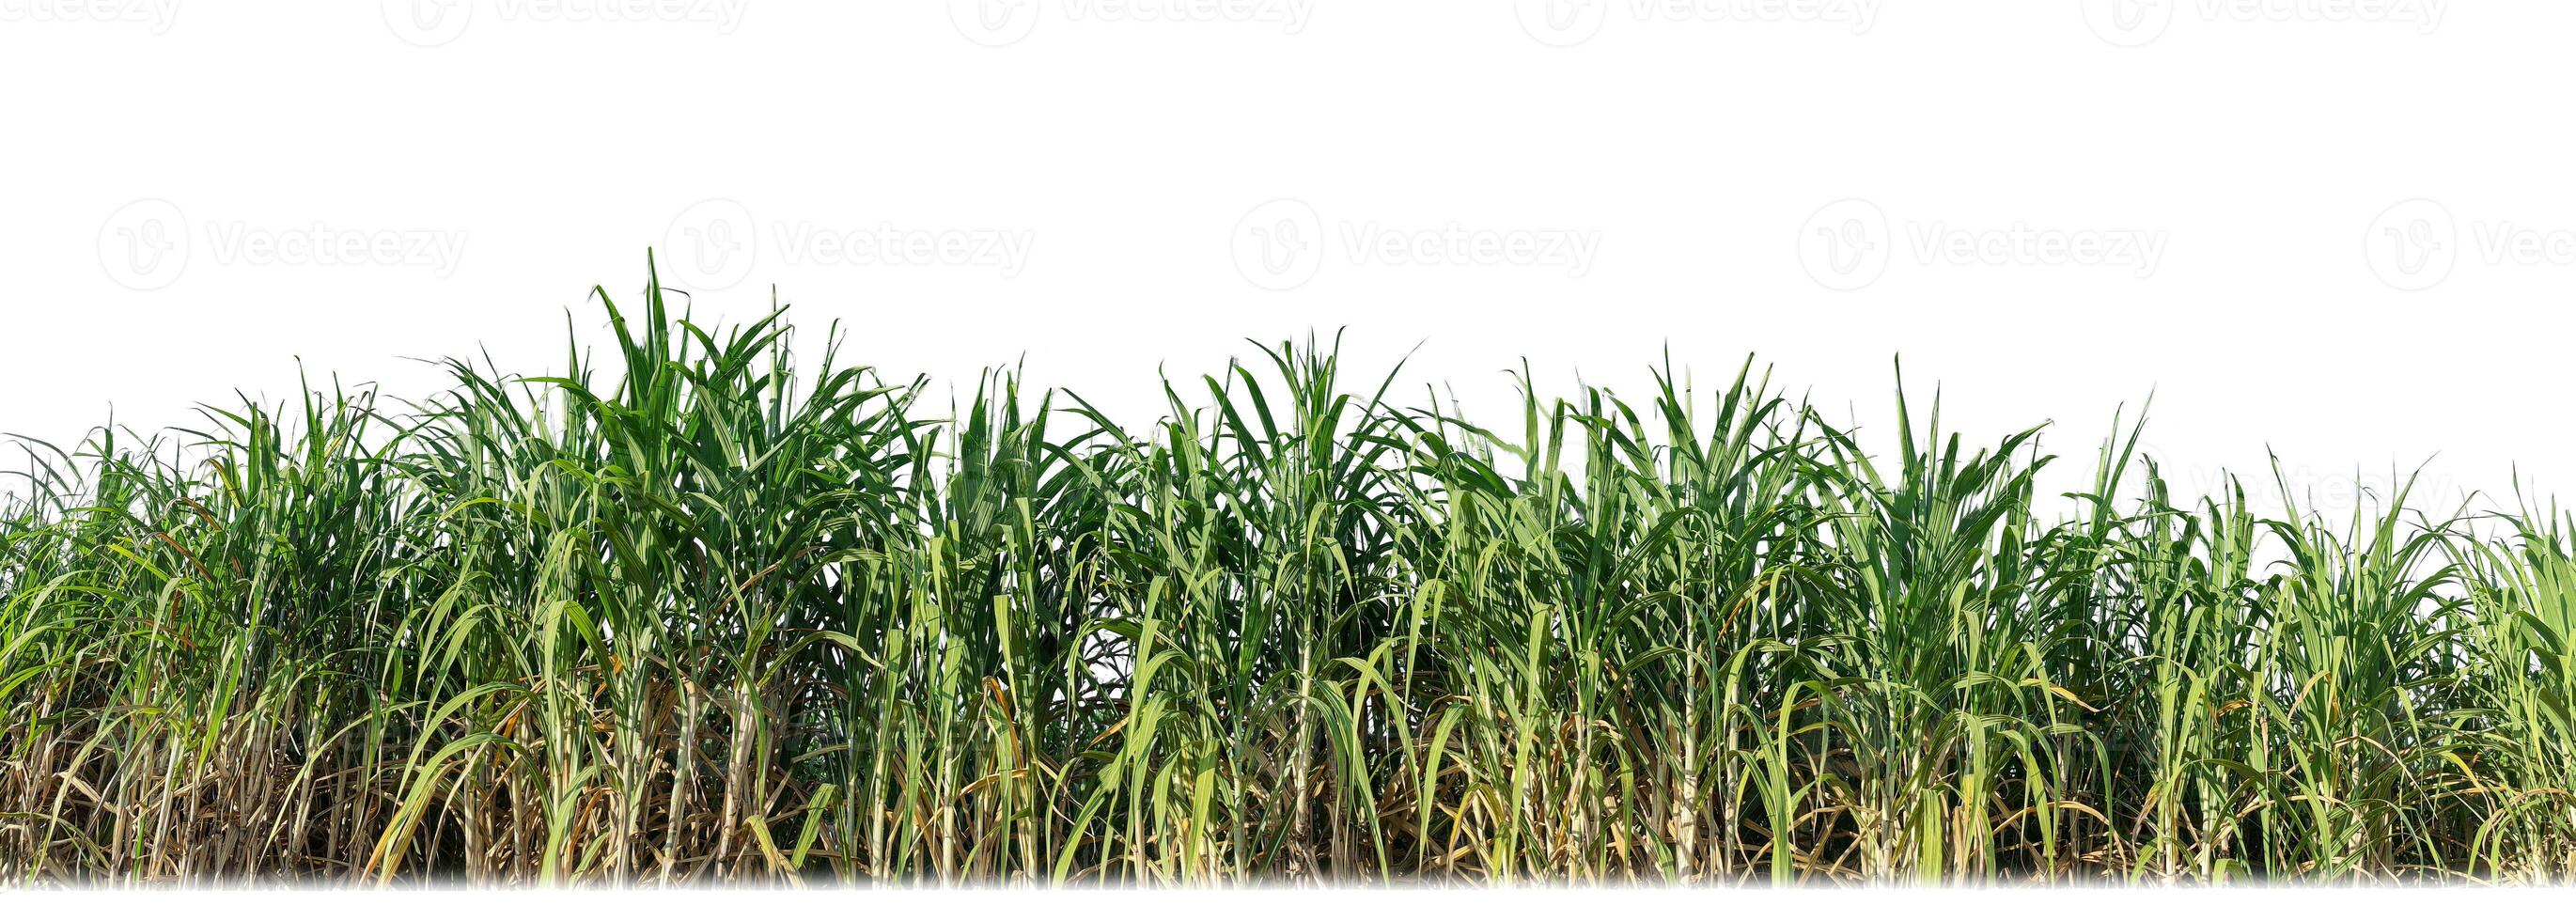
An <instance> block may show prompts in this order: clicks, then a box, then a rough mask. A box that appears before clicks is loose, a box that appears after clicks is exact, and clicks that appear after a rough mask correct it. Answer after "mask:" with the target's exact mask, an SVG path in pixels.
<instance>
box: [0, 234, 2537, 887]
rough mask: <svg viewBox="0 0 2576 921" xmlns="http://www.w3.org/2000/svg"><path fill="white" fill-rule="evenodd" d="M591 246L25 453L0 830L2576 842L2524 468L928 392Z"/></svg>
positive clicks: (1180, 396)
mask: <svg viewBox="0 0 2576 921" xmlns="http://www.w3.org/2000/svg"><path fill="white" fill-rule="evenodd" d="M598 299H599V300H600V301H601V302H602V304H603V305H605V306H606V307H607V312H608V317H609V321H610V327H611V329H612V330H613V332H614V341H613V353H611V354H610V355H609V360H608V361H606V362H603V363H600V364H597V365H594V364H593V363H592V362H590V361H589V360H587V358H586V357H585V355H584V353H583V352H581V351H579V350H578V348H576V349H575V350H574V351H572V352H571V353H569V355H568V357H567V359H566V366H565V368H564V370H563V372H562V373H561V374H560V375H556V376H546V377H523V376H515V375H511V374H508V373H504V372H502V371H500V370H498V369H496V368H493V367H490V366H489V365H488V363H486V364H476V363H471V362H466V361H454V362H450V363H449V365H448V370H449V371H450V372H451V373H452V375H453V377H454V386H453V388H452V389H449V390H447V391H446V392H445V393H442V394H439V395H437V396H436V397H434V398H432V399H430V400H428V401H426V402H423V403H419V404H416V405H415V404H402V403H398V402H397V401H393V400H391V399H390V398H385V397H379V396H378V395H376V394H374V393H372V392H365V391H360V392H347V391H343V390H339V389H336V388H333V389H316V390H313V391H312V392H309V393H306V394H305V395H304V396H302V397H301V398H300V399H299V400H297V401H296V402H293V403H291V404H288V405H284V406H277V407H272V406H265V405H262V404H259V403H257V402H244V403H240V404H238V405H230V406H226V407H217V408H208V409H207V410H206V420H207V424H206V425H204V426H202V427H200V428H199V429H197V430H194V431H174V432H170V433H167V434H165V435H162V436H160V438H159V439H158V440H144V441H137V440H136V437H135V436H133V435H132V434H130V433H122V432H116V431H108V430H102V431H100V432H98V433H96V434H95V435H94V436H93V437H92V438H91V439H90V440H88V441H87V442H86V443H84V444H83V445H81V446H80V447H79V448H77V449H74V450H57V449H54V448H52V447H49V446H45V445H41V444H37V443H32V442H30V443H28V451H29V455H28V459H27V461H26V462H25V463H24V465H23V472H24V474H25V476H24V478H23V479H22V480H21V481H19V482H17V483H15V484H14V485H13V486H12V488H11V490H10V491H11V494H12V495H14V496H15V497H16V498H14V499H12V500H10V502H11V504H9V505H7V506H6V507H5V508H0V708H5V714H0V746H5V751H0V874H5V875H6V878H8V879H11V880H15V881H18V882H20V883H48V882H82V883H123V882H142V881H180V882H208V881H218V880H236V879H286V880H297V881H305V882H338V883H353V884H354V883H374V882H380V881H400V880H410V879H418V878H442V879H456V880H462V881H468V882H473V883H487V882H510V883H563V882H576V881H578V882H613V883H642V884H656V883H693V884H704V883H735V882H741V883H761V884H792V885H803V884H813V883H830V882H838V883H869V882H891V881H901V882H942V883H960V882H979V883H983V882H1000V883H1036V884H1060V883H1100V882H1109V883H1120V884H1241V883H1268V882H1280V881H1292V882H1336V883H1378V882H1411V881H1435V882H1452V881H1454V882H1477V883H1482V882H1528V881H1546V882H1577V883H1662V882H1730V883H1731V882H1752V883H1774V884H1785V883H1813V882H1825V881H1850V880H1905V881H1984V880H1997V879H2015V880H2021V879H2036V880H2043V881H2066V882H2075V881H2103V880H2123V881H2149V880H2152V881H2165V880H2193V881H2232V880H2251V879H2301V880H2396V879H2436V880H2439V879H2477V880H2542V879H2560V878H2564V877H2566V876H2567V875H2569V874H2570V873H2571V872H2576V793H2570V792H2569V791H2571V790H2576V721H2572V720H2571V717H2570V715H2569V709H2568V703H2569V700H2570V697H2571V696H2576V643H2571V633H2576V520H2571V519H2569V518H2567V517H2565V516H2562V515H2560V514H2559V513H2557V512H2556V511H2554V510H2551V511H2531V510H2513V511H2509V512H2505V513H2499V514H2492V515H2490V514H2484V513H2480V514H2475V515H2472V514H2467V513H2454V514H2449V515H2437V514H2426V513H2421V512H2417V511H2411V510H2410V506H2409V505H2408V503H2407V502H2406V501H2405V497H2404V496H2403V495H2402V494H2401V495H2399V496H2396V497H2391V501H2389V502H2386V503H2384V507H2382V508H2380V509H2378V510H2374V511H2367V512H2365V513H2362V514H2359V515H2356V516H2355V517H2353V518H2352V519H2350V520H2348V521H2342V522H2329V521H2327V520H2324V519H2323V518H2321V517H2319V516H2317V515H2315V514H2313V513H2306V512H2300V511H2297V510H2296V508H2295V506H2293V511H2291V512H2290V513H2289V514H2286V515H2279V516H2273V517H2265V516H2261V515H2258V514H2257V513H2256V512H2255V511H2253V509H2254V508H2255V507H2256V506H2255V504H2254V503H2253V502H2251V501H2249V499H2248V498H2247V491H2246V488H2245V487H2244V486H2242V485H2241V484H2234V483H2233V482H2232V481H2231V487H2230V488H2229V489H2228V490H2226V491H2225V492H2224V493H2223V494H2222V495H2219V496H2216V497H2212V498H2207V499H2202V498H2199V497H2189V498H2178V497H2176V496H2174V495H2172V493H2171V491H2170V490H2169V489H2168V487H2167V485H2166V481H2165V480H2164V479H2163V478H2162V477H2161V476H2160V475H2159V472H2158V469H2157V467H2156V465H2155V463H2154V462H2153V461H2152V460H2150V459H2147V458H2144V457H2142V456H2138V455H2137V454H2136V453H2135V445H2136V443H2137V430H2136V429H2135V428H2133V427H2126V428H2122V429H2121V430H2120V435H2119V437H2116V438H2114V439H2112V440H2111V441H2110V442H2109V443H2107V444H2105V445H2104V446H2103V447H2102V449H2101V450H2100V451H2099V452H2098V453H2096V454H2094V456H2092V457H2091V458H2090V459H2089V460H2090V462H2091V464H2092V466H2093V471H2094V472H2093V474H2092V478H2091V481H2090V489H2089V491H2087V492H2085V493H2083V494H2080V495H2077V496H2075V497H2073V498H2074V501H2073V502H2072V503H2071V504H2070V503H2066V502H2064V501H2062V500H2059V499H2057V498H2055V497H2043V496H2040V495H2037V494H2036V493H2037V489H2036V487H2035V486H2034V476H2035V474H2036V473H2037V472H2038V471H2039V470H2040V469H2041V468H2042V467H2043V466H2044V465H2047V464H2051V463H2060V462H2061V461H2058V460H2056V459H2053V458H2051V457H2049V456H2047V455H2044V454H2042V453H2041V452H2040V449H2039V448H2038V447H2037V444H2038V443H2037V440H2036V435H2037V430H2032V431H2026V432H2020V433H2017V434H2013V435H2011V436H2009V437H2006V438H2003V439H2002V440H2000V441H1998V442H1995V443H1993V444H1990V445H1983V446H1977V445H1971V444H1968V443H1966V442H1965V441H1964V440H1963V439H1962V438H1961V437H1960V436H1959V435H1957V434H1954V433H1950V432H1946V431H1944V430H1943V429H1942V428H1941V426H1940V422H1939V411H1938V409H1937V408H1929V409H1928V411H1927V408H1926V407H1922V406H1919V405H1914V404H1909V403H1907V402H1906V401H1905V399H1904V396H1903V395H1902V394H1900V395H1899V397H1898V400H1897V403H1896V408H1897V414H1898V420H1899V423H1898V425H1897V426H1896V431H1895V432H1894V433H1893V435H1894V437H1893V438H1892V439H1888V438H1878V437H1876V436H1873V439H1874V440H1875V441H1880V442H1884V441H1890V440H1892V442H1893V444H1892V445H1891V444H1875V445H1865V444H1863V443H1862V442H1861V440H1860V438H1859V436H1858V433H1857V432H1855V431H1853V430H1850V429H1849V428H1848V427H1842V426H1836V425H1833V424H1830V423H1828V422H1827V421H1826V420H1825V417H1824V416H1823V415H1822V414H1820V413H1818V412H1814V411H1811V410H1810V409H1809V408H1808V407H1806V406H1804V405H1800V404H1799V403H1798V402H1796V401H1794V400H1791V399H1789V398H1787V397H1786V396H1784V394H1783V393H1782V391H1780V390H1779V389H1778V388H1776V387H1774V386H1773V385H1772V384H1771V383H1770V382H1769V381H1768V380H1767V379H1766V378H1765V377H1763V376H1761V375H1759V374H1757V373H1756V372H1755V371H1754V368H1753V366H1752V365H1751V364H1750V363H1748V364H1747V365H1746V366H1745V367H1744V369H1743V371H1742V372H1741V373H1738V374H1736V375H1735V376H1734V377H1733V379H1732V380H1731V382H1729V383H1727V384H1726V385H1725V386H1723V387H1719V388H1716V389H1715V390H1714V391H1713V392H1709V393H1701V392H1696V391H1694V390H1693V389H1692V388H1691V387H1690V386H1688V385H1687V384H1686V383H1685V382H1684V381H1682V380H1680V379H1679V378H1678V377H1677V376H1676V375H1675V374H1673V373H1671V372H1664V373H1661V374H1659V375H1658V376H1657V377H1656V379H1655V380H1656V383H1657V386H1655V387H1654V388H1653V389H1652V390H1651V391H1650V392H1648V393H1647V394H1645V399H1643V400H1642V401H1639V402H1633V403H1632V402H1629V401H1627V400H1625V399H1622V398H1621V397H1619V396H1616V395H1614V394H1612V393H1610V392H1608V391H1606V390H1603V389H1599V388H1592V387H1583V388H1577V389H1575V390H1573V391H1572V392H1570V393H1566V394H1562V395H1555V396H1551V395H1547V394H1544V393H1542V392H1541V391H1540V390H1539V388H1538V387H1537V386H1536V385H1535V384H1533V383H1532V382H1530V381H1529V379H1528V378H1527V376H1526V375H1524V376H1523V377H1522V378H1521V382H1522V384H1523V385H1524V388H1523V389H1524V394H1525V395H1524V399H1523V400H1522V402H1521V404H1520V405H1519V407H1517V408H1518V413H1517V414H1505V415H1497V416H1493V417H1491V418H1507V419H1513V420H1514V421H1513V423H1512V424H1509V425H1502V426H1488V427H1480V426H1479V425H1477V424H1474V423H1472V422H1471V421H1470V419H1469V418H1468V415H1467V414H1465V413H1462V412H1460V411H1458V410H1457V409H1455V408H1454V407H1453V408H1448V409H1443V408H1440V404H1441V402H1442V401H1440V400H1438V399H1436V398H1435V397H1434V396H1433V395H1431V394H1428V393H1426V394H1421V395H1415V394H1412V393H1410V392H1409V391H1404V392H1399V391H1398V390H1396V389H1395V388H1394V387H1393V385H1392V384H1391V381H1392V380H1393V378H1392V377H1376V376H1371V377H1354V376H1352V375H1351V373H1350V372H1349V371H1348V370H1347V369H1346V368H1345V367H1343V365H1342V364H1341V362H1340V360H1339V356H1338V353H1337V350H1336V349H1335V348H1333V347H1331V346H1329V345H1320V344H1307V345H1303V346H1298V345H1289V344H1282V345H1278V346H1273V347H1269V348H1263V349H1261V350H1260V352H1259V355H1258V356H1257V357H1256V358H1255V359H1254V360H1251V361H1247V362H1243V363H1239V364H1233V365H1229V366H1227V367H1225V368H1224V369H1223V370H1222V371H1221V372H1219V373H1216V374H1212V375H1208V376H1206V377H1203V378H1199V379H1195V380H1188V379H1173V380H1168V381H1166V383H1165V387H1164V393H1165V395H1166V397H1167V399H1168V401H1169V408H1168V410H1167V411H1166V412H1165V413H1164V414H1163V415H1162V417H1161V418H1160V419H1158V420H1155V421H1153V422H1152V423H1151V424H1150V425H1145V426H1142V427H1135V426H1132V425H1130V424H1128V423H1127V422H1123V421H1121V420H1113V419H1111V418H1109V416H1108V415H1107V414H1106V413H1104V412H1102V411H1100V410H1098V409H1097V408H1095V407H1094V406H1093V405H1091V404H1089V403H1086V402H1085V401H1083V400H1082V399H1081V398H1080V397H1079V396H1077V395H1074V394H1070V393H1063V392H1040V391H1034V390H1030V389H1026V388H1024V387H1023V385H1022V383H1021V382H1020V380H1019V379H1018V378H1017V376H1016V375H1014V374H994V375H990V376H988V377H986V378H984V379H983V380H981V381H978V382H975V385H974V386H973V388H972V396H971V397H970V398H965V399H962V400H958V401H956V402H955V405H949V406H940V405H936V404H937V403H938V402H939V400H938V399H936V398H934V397H933V396H932V390H931V387H930V385H929V383H928V382H926V381H922V380H908V381H888V380H885V379H882V378H881V377H880V376H879V375H878V374H877V373H876V372H874V371H873V370H871V369H869V368H867V367H864V366H855V365H850V364H848V363H846V362H843V361H841V360H839V356H838V355H833V354H826V355H824V356H823V357H821V359H820V360H819V361H812V360H807V359H800V358H798V357H796V356H795V355H794V354H793V352H792V349H791V337H790V334H789V327H788V325H787V324H786V322H785V320H784V319H783V317H782V316H780V315H777V314H772V315H770V316H767V317H764V318H762V319H760V320H758V321H755V322H751V323H748V324H743V325H740V326H738V327H733V328H726V329H720V330H719V329H706V328H701V327H700V326H697V325H694V324H692V323H690V322H689V321H688V320H686V319H685V318H681V317H675V316H674V315H673V314H672V312H671V308H670V307H669V306H668V305H667V304H666V303H665V297H664V292H663V290H662V289H661V288H660V287H659V285H658V283H656V284H654V285H652V286H649V287H648V289H647V290H646V292H645V294H644V296H643V300H642V303H641V305H640V306H641V309H640V311H632V312H630V311H626V310H621V309H620V308H619V307H618V306H617V305H616V304H615V303H613V302H612V300H611V299H610V298H609V297H608V295H607V294H606V293H605V292H601V293H600V294H599V295H598ZM825 351H826V352H827V353H828V352H829V351H830V349H828V348H827V349H826V350H825ZM809 357H810V356H809ZM2076 462H2079V463H2080V462H2081V461H2080V460H2079V461H2076ZM2271 488H2275V489H2282V490H2284V491H2286V486H2284V485H2282V484H2272V486H2271ZM2281 498H2283V499H2295V498H2296V497H2295V496H2286V495H2285V496H2282V497H2281ZM2041 507H2047V508H2052V509H2053V508H2060V507H2065V508H2072V509H2073V510H2074V512H2073V514H2072V515H2071V516H2068V517H2064V518H2063V519H2056V518H2053V517H2052V518H2043V517H2042V516H2041V515H2040V514H2039V513H2038V511H2037V510H2038V509H2040V508H2041Z"/></svg>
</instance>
